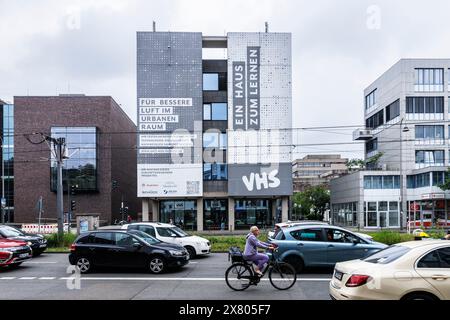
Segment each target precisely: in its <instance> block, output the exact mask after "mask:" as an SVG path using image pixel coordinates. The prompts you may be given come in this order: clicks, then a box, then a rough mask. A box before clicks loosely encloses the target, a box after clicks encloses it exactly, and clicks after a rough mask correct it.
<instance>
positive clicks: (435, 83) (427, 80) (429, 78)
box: [414, 68, 444, 92]
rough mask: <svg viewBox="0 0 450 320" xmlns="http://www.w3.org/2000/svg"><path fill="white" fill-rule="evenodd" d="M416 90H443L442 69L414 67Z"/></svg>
mask: <svg viewBox="0 0 450 320" xmlns="http://www.w3.org/2000/svg"><path fill="white" fill-rule="evenodd" d="M414 90H415V91H416V92H433V91H434V92H439V91H444V69H421V68H420V69H416V78H415V82H414Z"/></svg>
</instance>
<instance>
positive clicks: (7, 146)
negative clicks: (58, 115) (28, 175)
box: [2, 104, 14, 223]
mask: <svg viewBox="0 0 450 320" xmlns="http://www.w3.org/2000/svg"><path fill="white" fill-rule="evenodd" d="M2 112H3V119H2V125H3V128H2V161H3V172H2V179H3V183H4V185H5V193H4V197H5V199H6V207H5V208H4V210H3V213H4V217H5V222H9V223H11V222H14V105H12V104H5V105H3V108H2Z"/></svg>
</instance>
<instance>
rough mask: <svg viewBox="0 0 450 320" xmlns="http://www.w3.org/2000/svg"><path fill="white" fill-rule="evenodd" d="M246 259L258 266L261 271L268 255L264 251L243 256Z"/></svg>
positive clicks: (267, 259)
mask: <svg viewBox="0 0 450 320" xmlns="http://www.w3.org/2000/svg"><path fill="white" fill-rule="evenodd" d="M244 259H245V260H247V261H252V262H253V263H255V264H256V265H257V266H258V269H259V270H260V271H262V269H263V268H264V265H265V264H266V263H267V261H269V256H268V255H267V254H265V253H257V254H254V255H251V256H244Z"/></svg>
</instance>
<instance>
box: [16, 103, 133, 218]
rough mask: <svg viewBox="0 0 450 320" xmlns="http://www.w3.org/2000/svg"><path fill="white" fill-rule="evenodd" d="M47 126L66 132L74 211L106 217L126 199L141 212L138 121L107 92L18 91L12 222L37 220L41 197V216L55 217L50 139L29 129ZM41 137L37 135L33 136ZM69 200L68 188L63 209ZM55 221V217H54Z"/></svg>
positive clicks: (40, 129)
mask: <svg viewBox="0 0 450 320" xmlns="http://www.w3.org/2000/svg"><path fill="white" fill-rule="evenodd" d="M33 132H43V133H45V134H48V135H51V136H53V137H65V138H66V143H67V147H68V155H69V159H67V160H66V161H65V166H64V169H63V176H64V179H63V184H64V189H65V190H67V188H70V186H72V185H73V186H74V188H75V190H76V194H75V195H74V196H72V199H71V200H75V201H76V210H75V212H74V215H76V214H86V213H92V214H99V215H100V220H101V222H103V223H111V222H114V221H115V220H116V219H117V220H120V218H121V215H120V207H121V201H122V199H123V201H124V203H125V205H124V206H126V207H128V212H129V214H130V215H131V216H132V218H133V219H136V218H137V213H138V211H140V210H139V202H138V201H137V198H136V171H137V170H136V148H135V144H136V133H135V132H136V125H135V124H134V123H133V121H131V119H130V118H129V117H128V116H127V115H126V114H125V112H124V111H123V110H122V109H121V107H120V106H119V105H118V104H117V103H116V102H115V101H114V99H113V98H111V97H108V96H84V95H60V96H34V97H29V96H26V97H25V96H21V97H14V222H15V223H23V222H36V221H37V216H38V213H37V208H36V204H37V201H38V200H39V198H40V197H41V196H42V197H43V204H44V205H43V208H44V214H43V218H47V219H56V192H55V191H56V188H55V185H56V184H55V181H56V169H55V163H54V161H52V160H51V159H52V156H51V152H50V150H49V146H48V145H47V143H42V144H36V145H35V144H32V143H31V142H30V141H28V140H27V138H26V135H27V134H31V133H33ZM29 139H31V140H32V141H33V142H38V141H39V135H32V136H31V137H29ZM69 206H70V204H69V201H68V195H67V192H65V194H64V211H65V212H67V211H68V208H69ZM55 221H56V220H55Z"/></svg>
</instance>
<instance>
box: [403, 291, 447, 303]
mask: <svg viewBox="0 0 450 320" xmlns="http://www.w3.org/2000/svg"><path fill="white" fill-rule="evenodd" d="M402 300H404V301H413V300H423V301H436V300H439V299H438V298H436V297H435V296H433V295H432V294H429V293H426V292H417V293H411V294H408V295H407V296H405V297H403V298H402Z"/></svg>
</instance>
